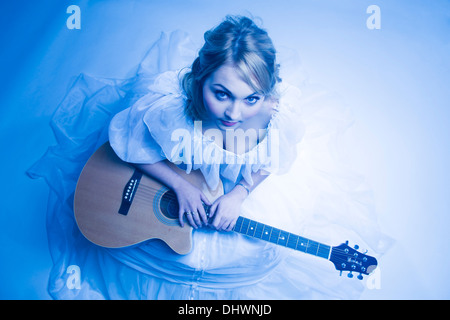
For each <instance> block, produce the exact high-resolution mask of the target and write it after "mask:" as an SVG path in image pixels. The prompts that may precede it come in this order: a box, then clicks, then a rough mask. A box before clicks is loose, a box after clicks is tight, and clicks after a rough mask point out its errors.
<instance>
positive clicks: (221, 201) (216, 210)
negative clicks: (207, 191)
mask: <svg viewBox="0 0 450 320" xmlns="http://www.w3.org/2000/svg"><path fill="white" fill-rule="evenodd" d="M268 176H269V173H268V172H266V171H263V170H259V171H257V172H253V173H252V179H253V185H249V184H248V183H247V182H245V180H243V179H242V180H241V181H240V182H239V183H238V184H237V185H236V186H235V187H234V188H233V189H232V190H231V191H230V192H228V193H227V194H224V195H223V196H221V197H219V198H218V199H217V200H216V201H215V202H214V203H213V204H212V206H211V208H210V219H211V218H213V220H212V222H211V223H210V224H211V226H213V227H214V228H215V229H217V230H224V231H231V230H232V229H233V228H234V226H235V224H236V221H237V219H238V217H239V214H240V213H241V206H242V203H243V202H244V200H245V199H246V198H247V196H248V195H249V194H250V192H252V191H253V190H255V188H256V187H257V186H258V185H259V184H260V183H261V182H263V181H264V180H265V179H266V178H267V177H268Z"/></svg>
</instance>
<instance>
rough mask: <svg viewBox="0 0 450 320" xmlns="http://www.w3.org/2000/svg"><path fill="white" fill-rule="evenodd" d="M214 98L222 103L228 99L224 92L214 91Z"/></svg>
mask: <svg viewBox="0 0 450 320" xmlns="http://www.w3.org/2000/svg"><path fill="white" fill-rule="evenodd" d="M216 98H217V99H218V100H221V101H223V100H226V99H227V98H228V94H227V93H226V92H223V91H216Z"/></svg>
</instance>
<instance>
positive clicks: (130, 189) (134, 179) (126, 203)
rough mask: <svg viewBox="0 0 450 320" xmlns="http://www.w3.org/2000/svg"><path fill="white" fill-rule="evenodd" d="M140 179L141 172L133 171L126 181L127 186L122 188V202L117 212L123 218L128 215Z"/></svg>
mask: <svg viewBox="0 0 450 320" xmlns="http://www.w3.org/2000/svg"><path fill="white" fill-rule="evenodd" d="M141 178H142V172H141V171H139V170H137V169H136V170H134V172H133V175H132V176H131V178H130V180H128V182H127V184H126V185H125V187H124V188H123V192H122V202H121V204H120V208H119V211H118V212H119V213H120V214H123V215H124V216H126V215H127V214H128V211H129V210H130V207H131V203H132V202H133V199H134V195H135V194H136V190H137V188H138V186H139V182H140V181H141Z"/></svg>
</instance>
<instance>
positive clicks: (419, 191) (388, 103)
mask: <svg viewBox="0 0 450 320" xmlns="http://www.w3.org/2000/svg"><path fill="white" fill-rule="evenodd" d="M71 4H76V5H78V6H79V7H80V8H81V30H69V29H67V27H66V19H67V18H68V16H69V15H68V14H67V13H66V8H67V7H68V6H69V5H71ZM372 4H375V5H378V6H379V7H380V8H381V19H382V20H381V29H380V30H369V29H368V28H367V27H366V20H367V18H368V17H369V14H367V13H366V9H367V7H368V6H369V5H372ZM228 13H232V14H247V13H251V14H253V15H254V16H259V17H261V18H262V19H263V22H264V26H265V27H266V28H267V29H268V30H269V32H270V34H271V36H272V38H273V40H274V42H275V45H282V46H287V47H292V48H295V49H297V50H298V51H299V54H300V57H301V61H302V64H303V65H304V67H305V68H306V70H307V71H308V75H309V77H310V80H311V81H312V82H317V83H320V84H323V85H325V86H326V87H328V88H330V89H332V90H334V91H336V92H338V93H339V94H340V95H341V96H343V98H344V99H345V101H346V102H347V104H348V105H349V106H350V108H351V109H352V111H353V113H354V117H355V124H354V125H353V127H352V128H351V129H350V131H349V135H348V136H349V138H348V143H347V144H346V150H347V151H348V159H349V160H348V161H349V162H350V163H351V164H352V166H353V167H354V168H355V169H356V170H357V171H359V172H360V173H362V174H363V175H364V176H365V177H366V178H367V181H368V182H369V183H370V185H371V186H372V187H373V190H374V195H375V201H376V209H377V212H378V215H379V219H380V224H381V226H382V228H383V230H384V231H385V232H386V233H388V234H389V235H390V236H391V237H393V238H394V239H395V240H396V243H395V245H394V247H392V249H391V250H390V251H389V252H388V253H387V254H386V255H385V256H384V257H383V258H382V259H381V261H380V263H381V266H380V275H379V276H380V283H379V286H378V287H377V288H375V289H372V290H367V291H366V292H365V293H364V295H363V298H370V299H372V298H373V299H416V298H421V299H436V298H437V299H448V298H450V289H448V287H449V285H450V275H449V274H448V272H447V270H448V268H449V266H450V259H449V258H448V255H447V251H448V249H447V246H448V244H449V243H450V241H449V240H450V237H449V232H448V230H447V229H448V226H449V225H450V223H449V222H450V218H449V212H450V210H449V209H450V208H449V207H450V206H449V202H450V200H449V199H450V196H449V195H450V194H449V190H450V188H449V185H450V170H449V169H448V165H449V163H450V156H449V155H450V145H449V144H450V143H449V140H450V139H449V137H450V129H449V122H450V111H449V109H450V105H449V101H450V99H449V98H450V90H449V83H450V76H449V73H450V2H449V1H445V0H433V1H424V0H422V1H418V0H408V1H405V0H397V1H392V0H370V1H366V0H339V1H336V0H315V1H312V0H292V1H289V0H278V1H273V0H239V1H237V0H229V1H223V0H182V1H181V0H171V1H143V0H110V1H100V0H99V1H80V0H73V1H66V0H57V1H49V0H41V1H10V2H8V4H5V2H2V4H1V9H0V15H1V17H0V23H1V25H0V27H1V28H0V35H1V39H0V43H1V47H2V49H0V68H1V72H0V75H1V77H0V81H1V84H0V90H1V96H0V99H1V100H0V102H1V105H0V148H1V150H2V157H1V160H0V175H1V182H2V183H1V195H2V211H1V213H0V243H1V247H0V298H2V299H48V298H49V296H48V294H47V292H46V286H47V276H48V272H49V269H50V267H51V260H50V256H49V252H48V248H47V238H46V229H45V214H46V202H47V195H48V189H47V185H46V184H45V182H44V181H42V180H31V179H29V178H28V177H27V176H26V175H25V171H26V170H27V169H28V168H29V167H30V166H31V165H32V164H33V162H34V161H35V160H37V159H38V158H39V157H40V156H41V155H42V154H43V153H44V152H45V150H46V149H47V147H48V146H49V145H52V144H55V141H54V138H53V135H52V132H51V130H50V127H49V125H48V124H49V121H50V118H51V115H52V113H53V111H54V110H55V108H56V106H57V104H58V103H59V102H60V101H61V99H62V98H63V96H64V93H65V91H66V89H67V88H68V86H69V84H70V83H71V81H72V80H73V78H74V77H75V76H76V75H78V74H79V73H80V72H85V73H88V74H91V75H97V76H104V77H125V76H126V75H127V72H129V71H130V70H133V68H134V67H136V64H137V63H138V61H140V59H141V58H142V57H143V55H144V54H145V52H146V51H147V49H148V48H149V47H148V46H149V44H150V43H152V42H153V41H155V40H156V39H157V38H158V36H159V34H160V32H161V31H169V32H170V31H173V30H175V29H183V30H185V31H187V32H189V33H190V34H192V35H193V37H194V40H195V41H197V42H198V43H199V44H201V40H202V35H203V32H204V31H205V30H206V29H208V28H210V27H211V26H213V25H216V24H217V23H218V22H219V21H221V19H222V18H223V17H224V15H225V14H228Z"/></svg>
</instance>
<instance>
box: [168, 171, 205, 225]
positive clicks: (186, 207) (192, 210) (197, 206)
mask: <svg viewBox="0 0 450 320" xmlns="http://www.w3.org/2000/svg"><path fill="white" fill-rule="evenodd" d="M180 182H181V183H180V184H179V185H177V186H176V187H175V188H174V191H175V194H176V196H177V200H178V206H179V211H178V218H179V220H180V225H181V226H182V227H184V215H186V218H187V220H188V222H189V224H190V225H191V226H192V227H193V228H195V229H197V228H200V227H202V226H203V225H206V224H208V217H207V215H206V212H205V208H204V207H203V203H205V204H206V205H207V206H210V205H211V203H210V202H209V200H208V198H206V196H205V195H204V194H203V192H202V191H201V190H200V189H198V188H197V187H195V186H194V185H192V184H191V183H190V182H188V181H186V180H180Z"/></svg>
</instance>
